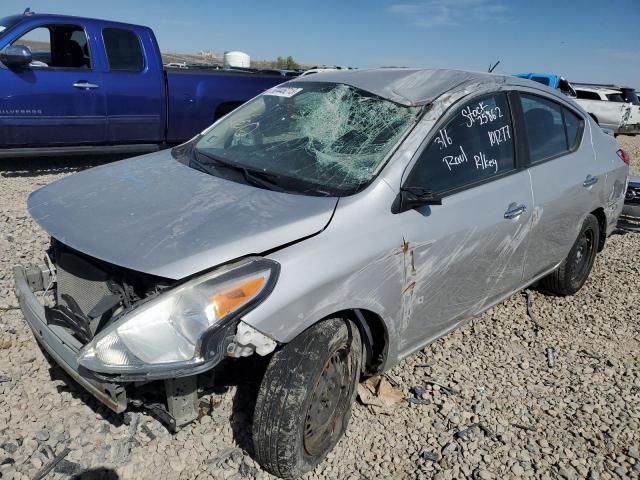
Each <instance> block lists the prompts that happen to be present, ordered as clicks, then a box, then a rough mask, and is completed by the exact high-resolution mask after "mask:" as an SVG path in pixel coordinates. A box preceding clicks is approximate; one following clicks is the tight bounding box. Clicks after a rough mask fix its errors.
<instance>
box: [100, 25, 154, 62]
mask: <svg viewBox="0 0 640 480" xmlns="http://www.w3.org/2000/svg"><path fill="white" fill-rule="evenodd" d="M102 38H103V39H104V47H105V49H106V50H107V58H108V59H109V70H115V71H119V72H141V71H142V70H143V69H144V55H143V54H142V46H141V45H140V39H139V38H138V35H136V33H135V32H132V31H131V30H125V29H123V28H105V29H103V30H102Z"/></svg>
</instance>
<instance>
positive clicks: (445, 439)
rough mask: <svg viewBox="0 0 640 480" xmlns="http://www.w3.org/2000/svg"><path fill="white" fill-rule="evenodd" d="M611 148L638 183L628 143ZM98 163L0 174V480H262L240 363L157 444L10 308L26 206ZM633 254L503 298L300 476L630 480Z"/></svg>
mask: <svg viewBox="0 0 640 480" xmlns="http://www.w3.org/2000/svg"><path fill="white" fill-rule="evenodd" d="M620 142H621V143H622V144H623V146H624V148H626V149H627V150H628V151H629V152H630V153H631V154H632V155H633V157H634V158H635V160H634V161H635V167H636V171H638V167H640V137H637V138H635V139H631V138H629V137H622V138H620ZM104 161H105V159H100V158H96V159H90V160H89V161H85V160H82V161H80V160H72V161H65V160H61V159H38V160H20V161H11V162H6V161H5V162H3V163H2V164H1V165H0V185H1V186H2V188H1V189H0V477H1V478H2V479H3V480H5V479H7V480H8V479H22V478H25V479H26V478H33V477H34V476H35V475H36V474H37V472H38V471H40V469H41V468H42V467H43V465H46V464H48V463H49V462H50V461H51V459H52V458H53V457H54V456H55V455H57V454H60V453H64V452H65V451H68V454H67V455H66V458H65V459H64V460H62V461H61V462H60V463H58V465H57V466H56V467H55V468H54V470H53V471H52V472H51V473H50V474H49V476H48V478H68V477H70V476H73V475H76V477H75V478H108V479H115V478H123V479H130V478H149V479H159V478H184V479H186V478H216V479H217V478H225V479H228V478H270V476H269V475H267V474H266V473H264V472H261V471H260V468H259V466H258V465H257V464H256V463H255V462H254V461H253V460H252V459H251V446H250V437H249V431H250V430H249V426H250V417H251V405H252V395H253V393H252V392H253V390H252V389H251V388H250V386H249V384H250V380H251V374H250V373H246V372H245V371H252V370H254V369H253V367H252V365H251V363H250V359H247V360H246V361H245V360H243V361H242V362H244V363H240V364H236V367H234V368H236V370H232V371H230V373H231V375H226V376H225V375H223V376H222V379H219V381H218V384H219V386H218V388H219V390H220V392H221V393H220V394H219V395H216V396H215V397H213V399H214V401H213V402H212V404H211V410H210V414H209V415H205V416H204V417H202V418H201V419H200V420H199V421H197V422H195V423H194V424H192V425H190V426H188V427H187V428H185V429H184V430H182V431H181V432H179V433H178V434H176V435H170V434H169V433H167V431H166V430H165V429H164V428H163V427H162V425H161V424H160V423H159V422H158V421H156V420H155V419H154V418H153V417H151V416H149V415H147V414H146V413H144V412H132V413H130V414H127V415H125V416H118V415H114V414H112V413H110V412H109V410H108V409H106V408H105V407H102V406H101V405H100V404H99V403H98V402H97V401H95V400H94V399H93V398H92V397H91V396H89V395H88V394H86V393H85V392H84V391H82V389H80V388H79V387H77V386H74V385H73V384H72V383H67V382H66V381H65V376H64V373H63V372H61V370H60V369H59V368H57V367H55V366H52V365H51V364H50V363H48V362H47V360H46V359H45V357H44V356H43V354H42V353H41V351H40V350H39V348H38V346H37V344H36V343H35V341H34V340H33V338H32V335H31V332H30V331H29V329H28V327H27V326H26V324H25V322H24V320H23V317H22V315H21V313H20V311H19V310H18V309H17V308H16V307H17V301H16V298H15V296H14V294H13V291H12V277H11V267H12V266H13V265H14V264H17V263H28V262H34V261H38V260H39V259H41V258H42V252H43V250H44V249H45V247H46V244H47V237H46V235H44V233H43V232H42V231H41V230H40V229H39V228H38V227H37V226H36V225H35V224H34V223H33V222H32V221H31V219H30V218H29V216H28V214H27V212H26V208H25V199H26V196H27V194H28V193H29V192H31V191H32V190H34V189H36V188H38V187H39V186H41V185H45V184H47V183H49V182H51V181H53V180H55V179H57V178H60V177H63V176H65V175H68V174H71V173H73V172H75V171H77V170H80V169H84V168H87V167H91V166H95V165H97V164H100V163H103V162H104ZM639 249H640V236H639V235H633V234H627V235H615V236H613V237H611V238H610V239H609V240H608V242H607V246H606V248H605V250H604V252H603V253H601V254H600V255H599V256H598V258H597V261H596V264H595V267H594V270H593V272H592V274H591V278H590V280H589V281H588V283H587V284H586V285H585V287H584V288H583V289H582V290H581V291H580V292H579V293H578V294H577V295H576V296H574V297H572V298H552V297H546V296H543V295H541V294H540V293H538V292H536V291H531V292H530V298H531V301H532V303H531V314H532V315H528V314H527V301H526V296H525V294H518V295H515V296H513V297H512V298H511V299H509V300H508V301H506V302H504V303H503V304H501V305H498V306H496V307H495V308H493V309H491V310H490V311H489V312H487V313H485V314H484V315H482V316H481V317H478V318H476V319H474V320H473V321H472V322H470V323H469V324H467V325H466V326H464V327H462V328H460V329H458V330H457V331H455V332H454V333H452V334H450V335H448V336H446V337H444V338H442V339H440V340H438V341H437V342H435V343H434V344H433V345H431V346H430V347H428V348H426V349H424V350H423V351H422V352H420V353H418V354H417V355H414V356H413V357H410V358H409V359H407V360H406V361H404V362H402V363H401V364H400V365H399V366H397V367H396V368H394V369H393V370H392V371H391V372H389V378H390V379H392V382H393V381H395V382H397V384H398V388H399V389H401V390H402V391H403V392H404V393H405V395H407V396H410V394H409V390H410V388H411V387H412V386H415V385H424V386H425V393H423V394H422V397H423V398H424V399H426V400H428V401H429V402H428V403H427V404H424V405H418V404H413V403H409V402H404V401H403V402H402V403H401V404H400V405H399V406H398V407H397V408H396V409H395V410H394V411H393V412H391V414H389V415H382V414H378V415H375V414H372V413H371V412H370V411H369V410H368V408H366V407H364V406H362V405H359V404H358V405H356V406H355V407H354V410H353V416H352V420H351V425H350V428H349V430H348V432H347V434H346V438H345V439H343V440H342V441H341V442H340V443H339V444H338V446H337V448H336V449H335V450H334V451H333V452H332V453H331V454H330V455H329V458H328V459H327V460H326V461H325V462H324V463H322V464H321V465H320V466H319V467H318V468H317V469H316V470H315V471H314V472H312V473H310V474H309V475H308V476H307V478H310V479H320V478H332V479H333V478H341V479H342V478H345V479H360V478H397V479H400V478H402V479H404V478H410V479H423V478H436V479H450V478H456V479H457V478H482V479H486V478H500V479H502V478H525V477H531V478H571V479H573V478H593V479H597V478H603V479H605V478H639V477H640V452H639V450H640V320H639V318H640V266H639V265H640V264H639V263H638V260H639V256H638V251H639ZM247 366H248V367H249V368H243V367H247ZM238 367H239V368H238ZM225 377H226V378H227V379H228V380H229V381H225ZM231 380H233V382H232V381H231ZM431 381H435V382H436V383H437V384H440V385H433V384H431V383H429V382H431ZM66 449H68V450H66Z"/></svg>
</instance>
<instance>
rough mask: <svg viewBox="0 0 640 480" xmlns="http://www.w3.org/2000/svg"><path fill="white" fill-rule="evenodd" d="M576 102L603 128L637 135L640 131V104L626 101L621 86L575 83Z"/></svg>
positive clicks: (617, 132)
mask: <svg viewBox="0 0 640 480" xmlns="http://www.w3.org/2000/svg"><path fill="white" fill-rule="evenodd" d="M573 88H574V90H575V92H576V96H577V98H576V99H575V100H576V102H577V103H578V104H579V105H580V106H581V107H582V108H584V109H585V110H586V111H587V112H588V113H589V115H591V116H592V117H593V119H594V120H595V121H596V122H597V123H598V125H600V126H601V127H602V128H608V129H611V130H613V132H614V133H616V134H626V135H636V134H638V133H640V106H639V105H634V104H632V103H630V102H625V99H624V95H623V93H622V91H621V90H620V89H619V88H612V87H601V86H584V85H580V84H573Z"/></svg>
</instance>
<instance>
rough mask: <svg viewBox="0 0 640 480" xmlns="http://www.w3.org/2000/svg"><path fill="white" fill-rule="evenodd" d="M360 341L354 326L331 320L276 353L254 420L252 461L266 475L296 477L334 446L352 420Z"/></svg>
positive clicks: (263, 382) (261, 391)
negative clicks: (256, 462)
mask: <svg viewBox="0 0 640 480" xmlns="http://www.w3.org/2000/svg"><path fill="white" fill-rule="evenodd" d="M361 358H362V343H361V340H360V334H359V332H358V328H357V327H356V326H355V324H354V323H353V322H351V321H349V320H346V319H337V318H334V319H329V320H325V321H323V322H320V323H318V324H316V325H314V326H313V327H311V328H309V329H307V330H305V331H304V332H303V333H302V334H300V335H299V336H298V337H296V338H295V339H294V340H293V341H291V342H290V343H288V344H287V345H285V346H284V347H283V348H282V349H281V350H279V351H278V352H276V353H275V354H274V355H273V357H272V358H271V361H270V362H269V366H268V367H267V371H266V372H265V375H264V378H263V380H262V383H261V385H260V390H259V392H258V398H257V400H256V407H255V412H254V417H253V444H254V450H255V454H256V457H257V458H256V459H257V460H258V462H259V463H260V465H261V466H262V467H263V468H264V469H265V470H267V471H269V472H270V473H272V474H274V475H277V476H279V477H281V478H296V477H298V476H300V475H302V474H303V473H305V472H307V471H309V470H311V469H312V468H314V467H315V466H316V465H317V464H318V463H320V462H321V461H322V460H323V459H324V457H325V456H326V455H327V453H329V451H330V450H331V449H332V448H333V447H334V446H335V445H336V443H338V440H339V439H340V437H342V434H343V433H344V431H345V430H346V428H347V425H348V423H349V418H350V416H351V405H352V403H353V400H354V397H355V392H356V386H357V384H358V380H359V378H360V364H361Z"/></svg>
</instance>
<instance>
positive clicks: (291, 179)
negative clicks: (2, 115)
mask: <svg viewBox="0 0 640 480" xmlns="http://www.w3.org/2000/svg"><path fill="white" fill-rule="evenodd" d="M417 114H418V109H417V108H412V107H405V106H402V105H399V104H396V103H393V102H391V101H388V100H385V99H383V98H381V97H377V96H375V95H373V94H370V93H368V92H365V91H364V90H360V89H357V88H354V87H351V86H349V85H344V84H336V83H326V82H300V83H295V82H289V83H287V84H286V85H281V86H277V87H274V88H272V89H270V90H268V91H266V92H265V93H264V94H262V95H260V96H259V97H256V98H255V99H253V100H251V101H250V102H248V103H246V104H245V105H243V106H242V107H240V108H238V109H236V110H234V111H233V112H231V113H229V114H228V115H227V116H226V117H224V118H223V119H222V120H221V121H220V122H218V123H217V124H216V125H215V126H213V127H212V128H211V129H209V130H208V131H207V132H205V133H204V135H203V136H202V138H201V139H200V140H199V141H198V142H197V144H196V146H195V154H196V155H195V156H194V158H192V159H191V161H190V162H189V163H190V166H192V167H194V168H198V169H200V170H203V171H205V172H207V173H211V174H214V175H218V174H223V173H224V171H225V170H227V171H228V170H230V169H232V168H235V169H236V170H238V169H240V171H241V172H243V173H245V174H247V172H248V175H250V178H254V177H255V176H256V175H257V174H259V175H260V176H261V177H264V176H265V175H268V176H269V181H270V182H273V183H275V184H276V185H274V187H283V186H284V187H285V188H286V189H287V190H290V191H291V190H293V191H297V192H300V193H307V194H316V195H323V194H327V195H328V194H335V195H343V194H345V195H346V194H349V193H353V192H355V191H357V190H358V189H360V188H362V187H363V186H364V185H366V184H368V183H369V182H370V181H371V179H372V178H373V177H374V176H375V175H376V173H377V172H378V171H379V170H380V168H382V166H383V165H384V163H385V161H386V159H387V158H388V156H389V155H390V153H391V151H392V150H393V148H394V147H395V146H396V145H397V144H398V143H399V141H400V140H401V138H402V137H403V135H404V134H405V133H406V132H407V131H408V129H409V128H410V127H411V126H412V125H414V123H415V120H416V118H417ZM246 176H247V175H245V177H246Z"/></svg>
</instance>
